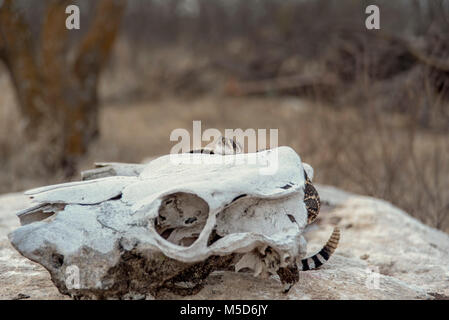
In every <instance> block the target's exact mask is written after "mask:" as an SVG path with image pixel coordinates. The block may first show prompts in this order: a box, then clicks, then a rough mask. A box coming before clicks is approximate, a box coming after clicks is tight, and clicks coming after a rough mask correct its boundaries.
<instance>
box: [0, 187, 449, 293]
mask: <svg viewBox="0 0 449 320" xmlns="http://www.w3.org/2000/svg"><path fill="white" fill-rule="evenodd" d="M318 191H319V193H320V195H321V198H322V200H323V203H325V204H326V205H325V206H324V208H323V210H322V212H321V214H320V216H319V218H318V221H317V222H316V223H315V225H313V226H312V227H310V228H309V229H310V230H309V231H308V232H307V234H306V238H307V240H308V241H309V247H308V251H309V253H314V252H315V251H316V250H319V249H320V246H321V245H322V244H323V243H324V242H325V241H326V240H327V238H328V237H329V234H330V233H331V231H332V228H333V226H335V225H338V226H340V228H341V229H342V238H341V240H340V245H339V248H338V249H337V251H336V252H335V254H334V255H333V256H332V258H331V259H330V260H329V262H328V263H327V264H325V265H324V266H323V267H322V268H321V269H320V270H315V271H307V272H301V275H300V281H299V282H298V283H297V284H296V285H295V286H294V287H293V288H292V289H291V290H290V292H289V293H288V294H283V293H282V292H281V291H282V285H281V283H280V281H279V279H278V278H276V277H272V278H269V279H266V280H263V279H259V278H254V277H252V275H251V274H245V273H234V272H228V271H225V272H215V273H213V274H212V275H210V276H209V278H208V280H207V283H206V286H205V287H204V289H203V290H201V291H200V292H199V293H198V294H196V295H193V296H189V297H179V296H176V295H174V294H173V293H170V292H165V293H162V295H161V296H160V297H159V298H166V299H173V298H182V299H434V298H437V299H445V298H449V235H447V234H445V233H442V232H440V231H438V230H435V229H433V228H430V227H428V226H425V225H423V224H422V223H420V222H419V221H417V220H415V219H413V218H411V217H410V216H408V215H407V214H406V213H404V212H403V211H401V210H399V209H397V208H395V207H394V206H392V205H390V204H389V203H387V202H384V201H381V200H377V199H373V198H369V197H362V196H357V195H353V194H349V193H346V192H343V191H341V190H338V189H335V188H333V187H328V186H319V187H318ZM29 204H30V202H29V200H28V198H27V197H26V196H24V195H21V194H8V195H3V196H0V299H27V298H30V299H68V297H67V296H64V295H62V294H60V293H59V292H58V290H57V289H56V287H55V286H54V285H53V283H52V282H51V280H50V276H49V274H48V272H47V271H46V270H45V269H44V268H43V267H41V266H40V265H38V264H36V263H33V262H31V261H30V260H28V259H26V258H24V257H22V256H21V255H20V254H19V253H18V252H17V251H15V250H14V248H12V246H11V245H10V243H9V241H8V239H7V234H8V233H9V232H11V231H12V230H14V229H15V228H17V227H18V226H19V220H18V219H17V217H16V216H15V212H16V211H18V210H20V209H23V208H25V207H28V206H29Z"/></svg>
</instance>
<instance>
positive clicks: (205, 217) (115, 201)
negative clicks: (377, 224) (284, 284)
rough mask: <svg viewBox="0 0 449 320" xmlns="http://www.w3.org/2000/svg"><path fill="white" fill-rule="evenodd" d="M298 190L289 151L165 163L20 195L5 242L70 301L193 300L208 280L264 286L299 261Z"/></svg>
mask: <svg viewBox="0 0 449 320" xmlns="http://www.w3.org/2000/svg"><path fill="white" fill-rule="evenodd" d="M274 161H275V162H276V163H275V165H276V168H277V170H275V171H272V172H269V173H270V174H266V173H267V172H265V174H264V173H263V172H264V171H263V170H264V169H265V170H266V168H267V165H273V164H274ZM192 162H193V163H192ZM140 166H141V165H140ZM307 170H311V168H307ZM286 186H288V187H286ZM303 190H304V175H303V164H302V162H301V159H300V157H299V156H298V155H297V154H296V153H295V151H293V150H292V149H291V148H289V147H280V148H276V149H272V150H267V151H263V152H259V153H250V154H236V155H225V156H222V155H210V154H181V155H177V156H176V157H173V156H172V155H167V156H162V157H159V158H157V159H155V160H153V161H151V162H149V163H148V164H145V165H144V167H139V170H137V171H136V173H135V175H127V176H120V175H118V176H110V177H103V178H99V179H93V180H87V181H80V182H71V183H65V184H60V185H54V186H48V187H42V188H38V189H33V190H30V191H28V192H27V193H26V194H27V195H28V196H30V197H31V198H32V199H33V201H34V205H33V206H32V207H30V208H28V209H25V210H22V211H21V212H19V214H18V215H19V218H20V219H21V223H22V226H21V227H19V228H18V229H16V230H15V231H13V232H12V233H11V234H10V235H9V239H10V241H11V243H12V245H13V246H14V247H15V248H16V249H17V250H18V251H19V252H20V253H21V254H22V255H23V256H25V257H27V258H28V259H30V260H32V261H35V262H37V263H39V264H41V265H42V266H44V267H45V268H46V269H47V270H48V271H49V273H50V275H51V278H52V281H53V283H54V284H55V285H56V286H57V288H58V289H59V290H60V292H62V293H64V294H68V295H70V296H72V297H75V298H131V299H132V298H142V297H145V296H147V297H154V296H156V297H157V295H158V293H159V291H161V290H170V291H173V292H176V293H179V294H193V293H195V292H198V290H199V289H200V288H201V283H202V280H204V278H206V277H207V275H208V274H209V273H210V272H212V271H215V270H234V269H235V270H236V271H238V270H242V269H250V270H252V271H253V273H254V275H256V276H267V275H270V274H275V272H276V271H277V269H278V268H279V267H285V266H287V265H288V264H289V263H291V261H294V260H295V259H300V258H301V257H303V256H304V255H305V252H306V247H305V246H306V243H305V240H304V238H303V232H304V228H305V226H306V223H307V211H306V208H305V205H304V203H303V198H304V191H303ZM291 217H293V218H294V219H292V218H291ZM268 248H270V250H267V249H268ZM267 252H270V254H267ZM273 261H274V263H273Z"/></svg>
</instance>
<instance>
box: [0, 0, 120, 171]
mask: <svg viewBox="0 0 449 320" xmlns="http://www.w3.org/2000/svg"><path fill="white" fill-rule="evenodd" d="M125 1H126V0H99V1H98V4H97V8H96V12H95V15H94V17H93V19H92V21H91V22H90V24H89V25H88V27H86V26H87V24H86V23H82V24H81V29H83V28H88V30H87V31H85V32H83V34H84V35H83V38H82V39H81V41H80V42H79V43H78V44H77V45H76V47H75V50H74V55H73V54H72V55H69V52H68V51H69V50H68V46H69V33H70V32H79V31H70V30H67V28H66V26H65V21H66V18H67V16H68V15H67V14H66V13H65V9H66V7H67V6H68V5H70V4H71V3H70V1H67V0H48V1H47V2H46V11H45V16H44V19H43V22H42V25H41V30H40V37H39V39H37V40H38V41H37V42H33V39H32V37H31V32H30V27H29V25H27V23H26V21H25V19H24V17H23V15H22V12H21V10H20V8H19V7H18V4H17V2H16V1H14V0H4V1H3V4H2V5H1V6H0V59H1V60H3V61H4V62H5V64H6V66H7V68H8V70H9V72H10V75H11V79H12V82H13V84H14V87H15V90H16V93H17V98H18V102H19V107H20V111H21V113H22V115H23V117H24V118H25V119H26V123H27V127H26V130H27V134H28V135H29V137H30V139H44V140H45V141H44V142H45V144H47V145H49V146H50V147H51V148H52V149H53V150H52V155H53V158H52V161H51V166H52V167H53V166H61V165H62V166H64V167H65V168H68V169H69V170H70V168H72V169H73V165H74V163H75V162H76V160H77V159H78V158H79V156H81V155H83V154H84V153H85V152H86V150H87V147H88V144H89V142H90V141H92V139H93V138H95V137H96V136H97V135H98V121H97V120H98V97H97V88H98V79H99V75H100V72H101V70H102V68H103V67H104V64H105V62H106V60H107V58H108V56H109V54H110V52H111V48H112V45H113V43H114V40H115V38H116V35H117V32H118V28H119V24H120V20H121V17H122V15H123V12H124V8H125ZM1 2H2V1H0V3H1ZM82 22H83V21H82ZM83 31H84V30H83Z"/></svg>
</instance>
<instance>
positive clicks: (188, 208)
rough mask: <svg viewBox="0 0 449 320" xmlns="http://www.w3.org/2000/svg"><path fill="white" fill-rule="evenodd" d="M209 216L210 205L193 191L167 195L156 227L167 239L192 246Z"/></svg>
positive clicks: (155, 224) (155, 222) (160, 208)
mask: <svg viewBox="0 0 449 320" xmlns="http://www.w3.org/2000/svg"><path fill="white" fill-rule="evenodd" d="M208 216H209V205H208V204H207V202H206V201H204V200H203V199H202V198H200V197H198V196H197V195H195V194H192V193H186V192H177V193H173V194H169V195H166V196H165V197H164V198H163V199H162V201H161V205H160V207H159V212H158V216H157V217H156V219H155V220H154V227H155V229H156V231H157V233H159V235H160V236H161V237H162V238H164V239H165V240H167V241H169V242H171V243H174V244H177V245H180V246H190V245H191V244H193V243H194V242H195V241H196V240H197V239H198V237H199V235H200V233H201V231H202V230H203V228H204V226H205V224H206V221H207V218H208Z"/></svg>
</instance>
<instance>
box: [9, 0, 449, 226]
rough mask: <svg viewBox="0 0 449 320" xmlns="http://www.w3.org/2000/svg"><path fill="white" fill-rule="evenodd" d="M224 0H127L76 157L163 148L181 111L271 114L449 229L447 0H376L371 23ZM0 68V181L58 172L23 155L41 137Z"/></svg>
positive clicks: (303, 4) (367, 183)
mask: <svg viewBox="0 0 449 320" xmlns="http://www.w3.org/2000/svg"><path fill="white" fill-rule="evenodd" d="M79 2H82V1H79ZM189 3H190V5H188V4H189ZM192 3H193V4H195V3H196V4H197V6H195V5H192ZM233 3H234V4H233V5H226V4H225V1H221V0H216V1H205V0H198V1H181V0H170V1H163V2H161V1H145V3H144V4H143V2H141V1H137V0H129V2H128V9H127V12H126V14H125V16H124V21H123V28H122V30H121V34H120V37H119V41H118V42H117V43H116V47H115V50H114V52H113V54H112V57H111V58H112V59H111V61H110V62H109V64H108V65H107V68H106V69H105V72H104V74H103V75H102V82H101V83H100V100H101V101H102V105H103V108H102V109H100V111H99V112H100V113H99V128H100V133H101V136H100V138H99V139H98V140H97V141H95V142H93V143H92V144H91V148H90V149H89V152H88V153H87V155H86V156H85V157H84V158H82V159H81V161H80V162H79V163H78V170H79V169H81V168H83V169H86V168H87V167H89V166H90V165H91V163H92V162H93V161H125V162H137V161H141V160H142V159H144V158H145V157H148V156H152V155H157V154H162V153H167V152H169V150H170V148H171V146H172V144H171V142H170V141H169V135H170V132H171V131H172V130H173V129H175V128H186V129H191V128H192V120H202V124H203V129H206V128H217V129H219V130H224V129H225V128H243V129H246V128H254V129H258V128H266V129H270V128H277V129H279V138H280V141H279V143H280V144H282V145H290V146H292V147H293V148H295V150H296V151H298V153H299V154H300V155H301V156H302V157H303V160H304V161H306V162H308V163H311V164H312V165H313V166H314V168H315V169H316V179H317V181H318V182H319V183H326V184H332V185H335V186H338V187H341V188H343V189H347V190H349V191H353V192H358V193H362V194H367V195H370V196H375V197H379V198H383V199H386V200H388V201H391V202H392V203H394V204H395V205H397V206H399V207H401V208H403V209H404V210H406V211H407V212H409V213H410V214H412V215H413V216H415V217H417V218H419V219H420V220H422V221H424V222H426V223H428V224H429V225H432V226H435V227H437V228H440V229H442V230H446V231H449V161H448V160H449V139H447V137H448V134H449V71H448V68H447V64H448V58H449V47H448V45H447V44H448V43H449V38H448V35H449V23H448V21H449V6H448V4H447V3H445V2H444V1H432V2H427V1H419V0H417V1H410V2H408V3H399V2H394V3H392V2H391V1H376V4H378V5H379V6H380V7H381V8H382V10H381V12H382V13H381V14H382V21H381V25H382V29H381V31H380V32H371V31H370V32H368V31H367V30H366V29H364V18H365V15H364V5H363V3H362V2H360V3H359V2H353V1H338V3H337V2H333V1H320V0H315V1H275V0H263V1H256V0H247V1H233ZM0 82H1V86H2V89H1V90H2V91H1V92H2V94H1V95H0V105H1V108H0V112H1V117H0V134H1V138H0V165H1V171H0V181H1V183H0V190H1V192H9V191H13V190H21V189H24V188H29V187H32V186H37V185H41V184H45V183H50V182H58V181H61V180H62V179H63V174H64V172H63V171H62V170H60V169H55V170H53V171H52V172H51V173H50V174H49V173H48V171H46V170H45V168H40V167H41V161H33V160H34V159H38V158H39V156H36V155H38V154H39V152H41V153H42V148H41V147H40V145H39V144H33V143H31V142H29V140H27V138H26V136H25V135H24V134H23V127H24V125H23V120H22V117H21V115H20V114H19V112H18V111H17V109H16V104H15V101H14V97H13V96H12V95H11V94H10V93H9V92H10V91H9V90H11V86H10V82H9V79H8V76H7V75H6V73H5V71H3V72H2V71H1V70H0ZM41 156H43V157H49V158H50V159H51V157H53V156H52V154H51V153H44V154H43V155H41Z"/></svg>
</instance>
